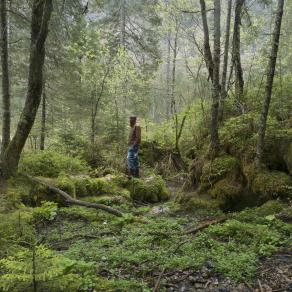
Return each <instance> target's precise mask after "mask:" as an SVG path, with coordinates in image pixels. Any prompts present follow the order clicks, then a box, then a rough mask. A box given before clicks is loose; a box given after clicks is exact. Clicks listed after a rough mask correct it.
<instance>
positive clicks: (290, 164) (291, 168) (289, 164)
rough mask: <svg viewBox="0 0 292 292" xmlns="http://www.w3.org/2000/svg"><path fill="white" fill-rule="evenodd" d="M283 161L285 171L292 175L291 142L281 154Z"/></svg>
mask: <svg viewBox="0 0 292 292" xmlns="http://www.w3.org/2000/svg"><path fill="white" fill-rule="evenodd" d="M283 160H284V162H285V165H286V168H287V171H288V172H289V174H290V175H292V142H291V143H290V144H289V145H287V147H286V149H285V151H284V152H283Z"/></svg>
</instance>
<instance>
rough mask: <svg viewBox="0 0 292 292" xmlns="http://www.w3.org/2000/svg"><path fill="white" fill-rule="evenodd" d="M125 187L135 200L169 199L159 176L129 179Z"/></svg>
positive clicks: (155, 200) (152, 201) (156, 200)
mask: <svg viewBox="0 0 292 292" xmlns="http://www.w3.org/2000/svg"><path fill="white" fill-rule="evenodd" d="M127 189H128V190H129V191H130V194H131V197H132V198H133V199H134V200H137V201H145V202H151V203H156V202H159V201H166V200H167V199H169V192H168V190H167V188H166V185H165V182H164V180H163V179H162V177H161V176H155V175H153V176H150V177H148V178H145V179H139V178H133V179H131V180H129V182H128V185H127Z"/></svg>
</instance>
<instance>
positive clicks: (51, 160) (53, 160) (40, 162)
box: [19, 151, 88, 177]
mask: <svg viewBox="0 0 292 292" xmlns="http://www.w3.org/2000/svg"><path fill="white" fill-rule="evenodd" d="M19 169H20V171H21V172H25V173H28V174H31V175H34V176H45V177H57V176H58V175H59V174H60V173H61V172H62V171H63V172H66V173H67V174H77V173H80V172H87V171H88V166H87V165H86V163H85V162H84V161H82V160H79V159H78V158H73V157H68V156H64V155H62V154H59V153H57V152H52V151H40V152H32V153H25V154H24V155H23V157H22V159H21V162H20V166H19Z"/></svg>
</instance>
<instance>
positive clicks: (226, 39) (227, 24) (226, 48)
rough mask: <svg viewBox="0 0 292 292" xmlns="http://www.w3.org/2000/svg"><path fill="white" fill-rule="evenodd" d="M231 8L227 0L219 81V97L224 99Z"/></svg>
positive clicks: (229, 0)
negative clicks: (220, 77)
mask: <svg viewBox="0 0 292 292" xmlns="http://www.w3.org/2000/svg"><path fill="white" fill-rule="evenodd" d="M231 8H232V0H228V7H227V18H226V30H225V45H224V60H223V70H222V81H221V98H222V99H224V98H225V97H226V94H227V90H226V80H227V67H228V55H229V39H230V23H231Z"/></svg>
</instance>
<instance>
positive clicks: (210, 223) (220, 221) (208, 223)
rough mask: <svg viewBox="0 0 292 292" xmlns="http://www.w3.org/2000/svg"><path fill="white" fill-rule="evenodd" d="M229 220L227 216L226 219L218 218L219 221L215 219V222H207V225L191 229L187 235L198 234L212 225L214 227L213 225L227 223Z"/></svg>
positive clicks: (203, 224)
mask: <svg viewBox="0 0 292 292" xmlns="http://www.w3.org/2000/svg"><path fill="white" fill-rule="evenodd" d="M227 219H228V217H227V216H224V217H221V218H217V219H214V220H210V221H208V222H205V223H202V224H201V225H199V226H197V227H195V228H192V229H189V230H187V231H186V232H185V233H186V234H191V233H192V234H196V233H198V232H199V231H201V230H203V229H205V228H207V227H209V226H210V225H213V224H217V223H222V222H224V221H226V220H227Z"/></svg>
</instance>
